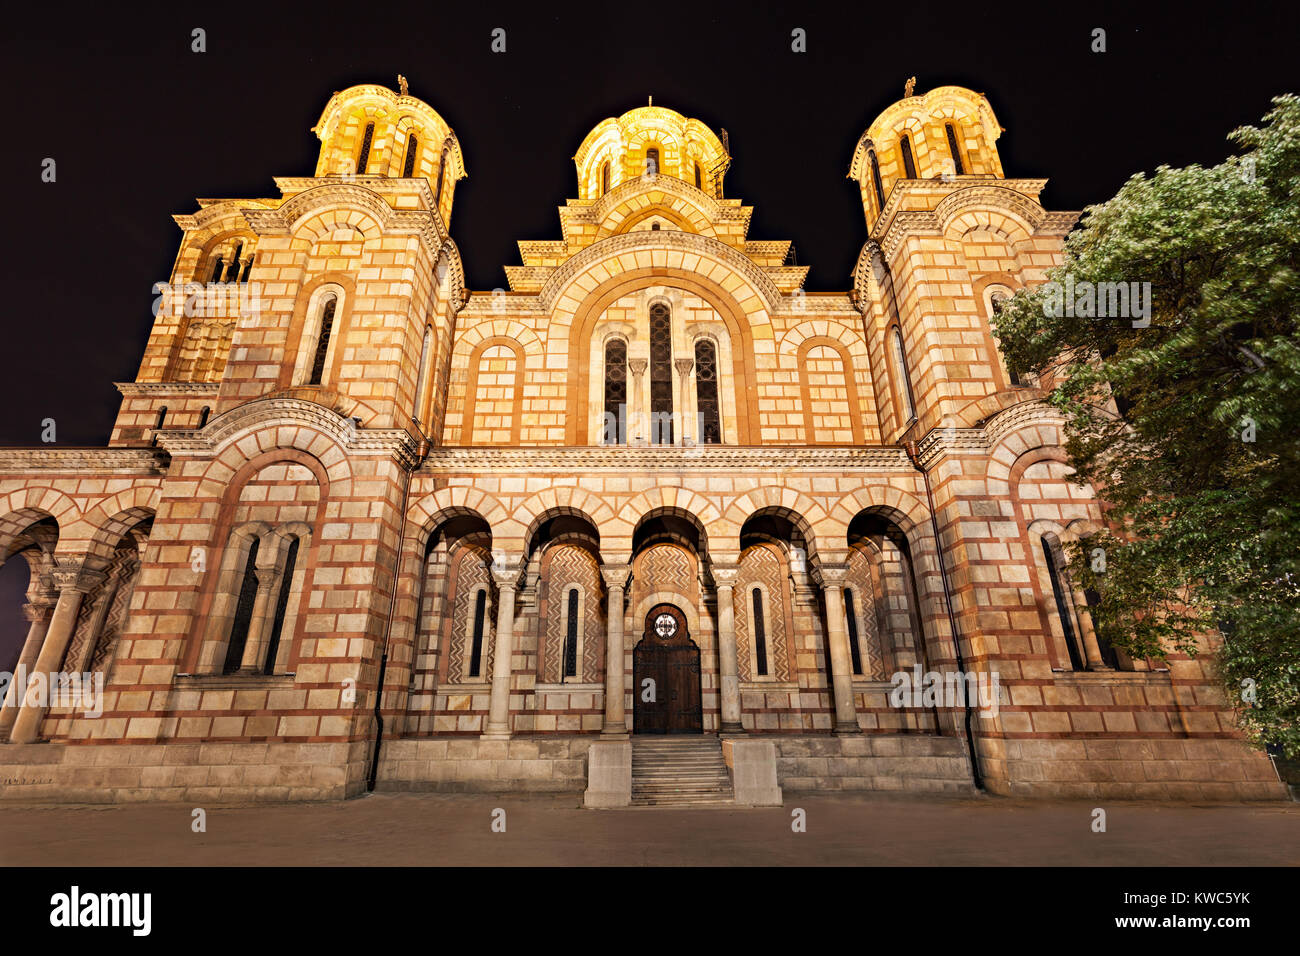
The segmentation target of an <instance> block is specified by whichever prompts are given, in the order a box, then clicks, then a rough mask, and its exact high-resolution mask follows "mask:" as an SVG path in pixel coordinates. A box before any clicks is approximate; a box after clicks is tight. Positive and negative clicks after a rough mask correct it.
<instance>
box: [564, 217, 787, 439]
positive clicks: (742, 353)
mask: <svg viewBox="0 0 1300 956" xmlns="http://www.w3.org/2000/svg"><path fill="white" fill-rule="evenodd" d="M626 238H634V237H626ZM661 252H662V250H661ZM665 262H666V259H665ZM652 285H669V286H673V287H674V288H680V289H682V290H684V291H687V292H691V293H694V294H695V295H698V296H699V297H700V298H702V299H704V300H705V301H706V302H708V303H709V304H710V305H711V306H712V307H713V308H714V310H715V311H716V312H717V313H718V315H719V316H720V317H721V318H722V320H723V322H724V323H725V325H726V327H727V332H728V334H729V335H730V336H731V349H732V381H733V383H734V387H735V390H736V396H737V408H736V417H737V425H738V429H739V441H740V443H741V444H747V445H755V444H760V434H761V433H760V429H759V411H758V394H757V388H756V384H757V381H758V378H757V372H756V366H755V360H754V346H753V339H754V335H753V331H754V330H753V328H752V327H751V320H752V319H753V318H755V317H758V316H759V315H760V314H761V318H762V319H763V320H766V318H767V314H768V313H767V312H765V311H762V310H761V308H760V309H759V311H758V312H750V311H747V306H748V307H758V302H757V301H756V300H757V298H758V297H757V296H756V295H755V296H753V297H751V298H749V299H747V300H745V302H738V301H737V300H736V298H735V297H734V296H733V295H731V294H730V293H728V292H727V291H726V290H725V289H724V288H723V287H722V286H721V285H720V284H718V282H716V281H715V280H714V279H712V278H711V277H706V275H705V274H704V273H703V272H695V271H689V270H686V269H684V268H677V267H672V268H670V267H667V266H666V265H665V266H664V267H662V268H660V267H656V266H652V267H650V268H639V269H633V270H632V271H630V272H622V273H615V274H613V275H610V276H609V277H608V278H606V279H604V281H602V282H601V283H600V284H599V285H597V286H596V287H595V288H594V289H591V290H590V291H589V292H588V293H586V294H585V295H584V296H583V298H582V299H581V301H574V300H568V301H572V302H573V308H572V312H571V314H572V321H571V323H570V324H569V329H568V333H569V355H568V365H569V368H568V376H567V389H566V392H567V401H566V412H567V416H566V430H565V440H566V443H567V444H570V445H586V444H589V443H590V435H589V434H588V416H587V415H585V414H583V403H584V401H585V400H586V396H587V393H588V390H589V387H590V382H589V376H590V369H589V367H588V363H587V362H585V361H584V360H583V356H585V355H586V354H587V352H588V350H589V347H590V339H591V335H592V332H593V330H594V329H595V326H596V322H597V321H598V320H599V319H600V316H601V315H602V314H603V313H604V311H605V309H606V308H608V307H609V305H610V304H612V303H613V302H616V301H617V300H618V299H620V298H622V297H623V296H625V295H627V294H629V293H632V292H635V291H637V290H639V289H642V288H645V287H647V286H652ZM556 318H559V316H556ZM552 321H553V324H552V328H553V329H555V331H556V332H557V333H558V334H563V331H564V329H563V325H562V319H561V321H560V322H559V323H556V322H555V319H553V320H552ZM762 324H766V325H768V330H770V324H768V323H766V322H763V323H762Z"/></svg>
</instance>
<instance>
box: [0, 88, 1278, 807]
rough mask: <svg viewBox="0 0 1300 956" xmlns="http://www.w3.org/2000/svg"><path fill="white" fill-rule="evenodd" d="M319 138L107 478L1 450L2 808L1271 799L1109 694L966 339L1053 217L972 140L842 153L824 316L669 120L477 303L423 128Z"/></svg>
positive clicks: (199, 216)
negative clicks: (675, 782)
mask: <svg viewBox="0 0 1300 956" xmlns="http://www.w3.org/2000/svg"><path fill="white" fill-rule="evenodd" d="M910 92H911V91H910V90H909V94H910ZM314 132H315V133H316V134H317V136H318V137H319V139H320V141H321V151H320V158H319V161H318V164H317V167H316V169H315V173H314V175H311V176H293V177H281V178H277V179H276V180H275V186H276V188H277V191H278V193H279V195H278V196H275V197H273V198H260V199H203V200H199V208H198V210H197V211H196V212H193V213H188V214H185V215H178V216H176V217H175V221H176V223H177V225H178V226H179V227H180V229H181V231H182V233H183V237H182V239H181V243H180V248H179V253H178V255H177V258H176V263H175V267H174V271H173V274H172V275H171V276H170V278H169V281H168V282H167V283H165V284H161V285H160V287H159V288H158V290H157V292H158V297H157V300H156V303H155V315H156V319H155V322H154V325H153V330H152V333H151V335H150V337H149V341H148V345H147V347H146V350H145V354H144V357H143V360H142V361H141V364H140V369H139V373H138V375H137V376H136V379H135V381H132V382H124V383H119V385H118V388H119V390H120V392H121V394H122V404H121V411H120V413H119V415H118V417H117V421H116V424H115V427H114V429H113V432H112V436H111V438H110V440H109V442H108V445H107V447H105V448H101V449H63V448H60V447H59V446H58V445H57V444H51V445H46V446H40V447H33V448H23V449H13V448H11V449H3V450H0V556H3V557H4V558H5V559H6V560H9V561H15V560H25V561H26V562H27V564H28V566H29V568H30V571H31V586H30V588H29V591H28V603H27V604H26V605H25V607H24V613H25V614H26V615H27V621H28V622H30V623H29V628H30V629H29V631H28V637H27V640H26V643H25V644H24V646H23V649H22V652H21V657H20V661H19V666H18V668H17V670H16V672H15V679H14V680H12V681H11V682H10V684H9V686H8V688H7V692H6V697H5V706H4V707H3V709H2V710H0V739H3V740H4V741H5V743H3V745H0V798H3V799H10V800H50V801H56V800H77V801H124V800H135V799H186V800H190V799H210V800H220V799H237V800H244V799H253V800H286V799H328V798H342V797H346V796H353V795H357V794H359V793H362V792H364V791H365V790H366V788H367V786H374V787H378V788H381V789H383V788H389V789H394V788H408V789H420V788H432V789H449V790H481V791H512V790H553V791H566V790H568V791H574V792H580V791H584V790H585V791H586V792H587V794H588V797H589V802H594V803H602V802H603V803H605V804H613V805H618V804H620V803H622V802H626V799H624V798H625V797H626V796H627V794H626V791H627V790H628V788H629V787H630V786H631V784H629V782H628V781H629V776H630V774H631V770H632V766H633V764H635V763H636V761H637V759H638V758H637V755H638V753H649V752H650V751H649V750H648V749H639V748H643V747H649V745H650V743H651V742H653V741H656V740H659V739H660V738H662V739H664V740H674V741H675V740H678V739H679V738H686V737H691V738H698V739H700V740H702V741H704V742H706V743H708V744H709V745H711V746H719V745H720V746H722V749H723V751H724V756H725V760H726V762H727V765H728V767H729V770H728V772H729V773H730V774H731V775H732V778H733V780H734V786H735V788H736V796H737V799H740V796H741V791H742V789H743V788H744V787H750V788H751V790H752V792H753V793H759V792H760V791H761V792H762V793H765V794H767V797H768V798H769V799H768V802H771V801H770V797H771V795H772V793H773V792H774V790H775V788H777V787H780V788H786V789H791V790H809V789H857V790H930V791H952V792H963V791H970V790H971V789H972V788H974V787H975V786H982V787H984V788H986V789H987V790H989V791H991V792H994V793H999V794H1011V795H1045V796H1111V797H1150V798H1156V799H1182V798H1187V799H1271V798H1278V797H1281V796H1282V795H1283V792H1284V790H1283V787H1282V785H1281V784H1280V783H1279V782H1278V779H1277V775H1276V773H1275V772H1274V770H1273V768H1272V766H1271V765H1270V763H1269V761H1268V760H1267V758H1266V757H1264V756H1262V755H1260V754H1258V753H1256V752H1254V751H1252V750H1250V749H1249V748H1248V747H1247V746H1246V745H1245V744H1244V743H1243V742H1242V741H1241V739H1240V737H1239V735H1238V734H1237V732H1236V731H1235V729H1234V723H1233V715H1232V713H1231V711H1230V709H1229V708H1228V707H1227V706H1226V704H1225V702H1224V700H1223V697H1222V695H1221V694H1220V693H1219V691H1218V690H1217V687H1216V684H1215V680H1214V678H1213V675H1212V674H1211V673H1210V672H1209V661H1210V658H1209V656H1208V655H1207V654H1201V655H1198V656H1197V657H1195V658H1189V657H1187V656H1184V655H1179V654H1174V655H1172V656H1171V657H1170V658H1169V660H1168V661H1166V662H1156V661H1145V660H1133V659H1131V658H1129V657H1127V656H1126V655H1125V654H1124V653H1123V652H1122V651H1118V650H1115V649H1112V648H1110V647H1108V646H1107V645H1106V644H1105V643H1104V642H1103V641H1101V640H1099V639H1098V636H1097V635H1096V633H1095V632H1094V630H1093V628H1092V626H1091V622H1090V619H1089V615H1088V610H1087V606H1088V596H1087V595H1085V594H1083V593H1082V592H1080V591H1079V589H1078V588H1076V587H1075V586H1074V585H1073V584H1072V583H1071V581H1070V579H1069V574H1068V571H1067V568H1066V566H1065V562H1064V551H1063V548H1064V547H1065V546H1067V545H1068V543H1069V542H1070V541H1072V540H1074V539H1075V538H1077V536H1079V535H1080V534H1082V533H1085V532H1087V531H1088V530H1089V529H1092V528H1095V527H1096V526H1097V524H1098V523H1099V522H1100V521H1102V520H1103V515H1102V511H1101V508H1100V506H1099V503H1098V501H1097V499H1096V497H1095V496H1094V494H1093V493H1092V492H1091V491H1090V490H1089V489H1087V488H1081V487H1078V486H1076V485H1073V484H1071V483H1070V482H1069V481H1067V475H1068V468H1067V466H1066V464H1065V455H1064V452H1063V451H1062V445H1063V434H1062V425H1063V422H1062V419H1061V417H1060V416H1059V415H1058V414H1057V412H1056V411H1055V410H1054V409H1053V408H1052V407H1051V406H1050V405H1048V404H1046V403H1045V402H1044V401H1043V399H1044V397H1045V395H1046V391H1045V388H1046V387H1047V386H1049V385H1050V383H1044V382H1037V381H1034V380H1033V379H1032V378H1030V377H1028V376H1024V375H1017V374H1015V372H1014V370H1012V369H1009V368H1008V367H1007V366H1006V364H1005V362H1004V361H1003V360H1002V358H1001V356H1000V354H999V351H998V345H997V341H996V339H995V338H994V336H993V333H992V327H991V321H990V320H991V317H992V315H993V314H994V312H995V310H996V309H997V308H998V303H999V300H1000V299H1001V298H1003V297H1005V296H1009V295H1011V294H1013V293H1014V292H1015V290H1017V289H1019V288H1021V287H1023V286H1026V285H1030V284H1033V283H1036V282H1041V281H1043V278H1044V276H1045V273H1046V271H1047V270H1048V269H1050V268H1051V267H1053V266H1054V265H1057V264H1059V262H1060V261H1061V255H1062V243H1063V239H1064V237H1065V235H1066V234H1067V233H1068V232H1069V230H1070V229H1071V228H1072V227H1073V225H1074V223H1075V221H1076V218H1077V213H1073V212H1052V211H1049V210H1046V209H1044V208H1043V206H1042V205H1041V204H1040V203H1039V201H1038V196H1039V194H1040V192H1041V190H1042V189H1043V187H1044V185H1045V180H1042V179H1017V178H1009V177H1008V176H1007V175H1006V174H1005V173H1004V171H1003V168H1002V165H1001V162H1000V160H999V157H998V152H997V148H996V143H997V139H998V136H999V134H1000V132H1001V129H1000V127H999V126H998V123H997V120H996V118H995V116H994V114H993V111H992V108H991V106H990V104H989V102H988V101H987V100H986V99H985V98H984V97H983V96H982V95H979V94H976V93H974V92H972V91H969V90H966V89H962V88H958V87H940V88H937V89H934V90H931V91H930V92H928V93H924V94H918V95H908V96H906V97H905V98H904V99H902V100H900V101H899V102H897V103H895V104H894V105H892V106H890V107H889V108H888V109H887V110H885V111H884V112H883V113H882V114H881V115H880V116H879V117H878V118H877V119H876V120H875V121H874V122H873V123H872V124H871V126H870V127H869V128H868V129H867V130H866V131H865V132H864V133H863V135H862V138H861V140H860V142H859V143H858V145H857V148H856V150H855V151H854V154H853V156H852V157H851V163H850V167H849V176H850V178H851V179H852V181H853V182H854V183H855V185H856V186H857V187H858V193H859V196H860V201H861V203H862V208H863V210H864V214H865V217H866V224H867V227H868V231H869V235H870V239H869V241H868V242H867V243H866V245H865V246H864V248H863V249H862V251H861V254H860V256H859V259H858V263H857V267H856V269H855V270H854V272H853V275H852V277H851V285H850V287H849V288H848V289H847V290H846V291H843V292H840V293H834V294H828V293H816V292H805V291H804V289H803V282H804V277H805V273H806V271H807V269H806V267H804V266H799V265H796V264H794V263H793V262H792V257H791V256H790V243H789V242H788V241H777V240H768V239H752V238H750V237H749V235H748V224H749V218H750V214H751V207H749V206H746V205H745V204H744V203H743V202H742V201H741V200H740V199H738V198H733V197H730V196H728V195H727V194H726V191H725V179H726V173H727V168H728V165H729V163H730V159H731V154H730V147H729V143H728V141H727V137H726V134H725V131H724V132H723V133H722V135H721V136H719V135H718V134H716V133H715V132H714V131H713V130H711V129H709V128H708V127H707V126H706V125H704V124H703V123H701V122H700V121H698V120H695V119H689V118H687V117H685V116H683V115H682V114H680V113H678V112H676V111H674V110H672V109H668V108H665V107H662V106H654V105H651V106H646V107H641V108H638V109H633V110H631V111H630V112H627V113H625V114H623V115H622V116H619V117H617V118H611V119H607V120H605V121H604V122H602V123H601V124H599V125H598V126H597V127H596V128H595V129H593V130H592V131H591V133H590V134H589V135H588V136H587V137H586V139H585V140H584V141H583V142H582V143H581V144H580V145H579V146H578V150H577V153H576V155H575V156H574V163H575V166H576V172H577V197H576V198H575V199H570V200H569V201H568V202H567V204H566V205H565V206H564V207H562V208H561V209H560V224H561V236H560V238H554V239H535V240H534V239H530V240H525V241H522V242H520V252H521V256H522V264H521V265H518V266H509V267H507V268H506V275H507V279H508V288H503V289H497V290H493V291H492V292H476V291H470V290H468V289H467V288H466V287H465V280H464V275H463V271H462V266H461V257H460V251H459V250H458V248H457V246H456V244H455V242H454V241H453V240H452V239H451V238H450V236H449V233H448V227H449V224H450V222H451V218H452V215H453V211H454V207H455V200H456V191H457V185H458V183H459V182H460V181H461V180H462V179H464V178H465V177H466V175H467V173H466V160H465V157H464V156H462V153H461V148H460V144H459V142H458V140H457V138H456V135H455V133H454V132H453V131H452V129H451V128H450V127H449V126H448V125H447V123H446V122H445V121H444V119H443V118H442V117H441V116H440V115H439V114H438V113H437V112H436V111H435V110H434V109H433V108H431V107H430V106H429V105H428V104H426V103H424V102H423V101H421V100H420V99H417V98H415V97H413V96H411V95H409V94H408V93H407V92H406V89H405V83H404V82H403V84H402V90H401V92H394V91H392V90H390V89H388V88H386V87H382V86H358V87H353V88H351V89H348V90H345V91H342V92H340V93H336V94H335V95H334V96H333V98H332V99H330V101H329V103H328V104H327V106H326V107H325V110H324V112H323V114H322V115H321V118H320V121H319V123H318V124H317V126H316V127H315V129H314ZM1210 649H1211V646H1210V645H1209V644H1208V643H1207V644H1206V650H1207V651H1208V650H1210ZM48 675H75V677H76V679H77V680H76V682H77V683H78V684H79V686H80V691H81V693H80V696H78V695H77V694H75V693H66V692H65V693H55V692H53V688H55V687H60V688H61V690H63V691H67V690H68V689H69V688H68V686H67V685H68V682H69V681H70V680H72V677H70V676H63V677H62V678H60V677H57V676H56V677H54V678H50V677H49V676H48ZM92 698H93V699H92ZM756 780H757V781H758V783H754V781H756ZM755 787H756V788H757V789H752V788H755ZM746 792H751V791H746ZM754 802H763V801H761V800H755V801H754Z"/></svg>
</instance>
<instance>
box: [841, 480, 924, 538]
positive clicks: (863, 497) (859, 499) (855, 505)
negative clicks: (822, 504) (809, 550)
mask: <svg viewBox="0 0 1300 956" xmlns="http://www.w3.org/2000/svg"><path fill="white" fill-rule="evenodd" d="M863 512H866V513H868V514H875V515H879V516H881V517H882V518H885V519H886V520H888V521H891V522H892V523H893V524H895V525H897V526H898V529H899V530H900V531H902V532H903V535H904V536H905V537H906V538H907V540H908V543H909V544H910V545H912V547H913V548H917V547H918V546H919V545H921V544H922V542H923V541H926V542H928V540H929V536H928V534H927V533H926V532H927V531H928V524H927V522H928V520H929V512H928V511H927V510H926V507H925V505H924V504H923V503H922V502H921V500H920V499H919V498H917V497H916V496H915V495H912V494H910V493H908V492H906V491H903V490H901V489H899V488H895V487H893V486H892V485H884V486H876V487H872V488H860V489H858V490H856V491H851V492H849V493H848V494H846V495H844V496H843V497H842V498H840V499H839V500H838V501H836V502H835V504H834V505H833V506H832V507H831V511H830V516H829V518H828V522H829V523H831V524H833V525H835V526H836V527H837V529H838V527H839V526H843V528H844V536H845V537H844V540H843V542H840V543H839V546H840V547H843V548H847V547H848V528H849V525H851V524H852V523H853V519H854V518H856V517H857V516H858V515H859V514H862V513H863ZM822 541H823V544H822V546H823V547H826V538H825V535H823V537H822Z"/></svg>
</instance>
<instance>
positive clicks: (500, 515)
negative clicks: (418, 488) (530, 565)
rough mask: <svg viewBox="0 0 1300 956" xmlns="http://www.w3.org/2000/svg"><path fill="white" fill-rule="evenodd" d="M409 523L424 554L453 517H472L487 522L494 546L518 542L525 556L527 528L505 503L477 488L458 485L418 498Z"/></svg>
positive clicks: (408, 513)
mask: <svg viewBox="0 0 1300 956" xmlns="http://www.w3.org/2000/svg"><path fill="white" fill-rule="evenodd" d="M406 515H407V517H406V520H407V524H408V526H409V527H410V528H413V529H415V531H414V535H415V538H416V543H417V545H418V550H419V551H420V552H421V553H423V550H424V548H425V547H426V546H427V545H428V542H429V537H430V536H431V535H432V534H433V532H434V531H435V530H436V529H437V527H438V525H440V524H442V523H443V522H444V521H446V520H448V519H449V518H454V517H458V516H469V517H474V518H479V519H481V520H482V521H485V522H486V523H487V526H488V528H489V530H490V531H491V533H492V540H493V542H494V544H498V545H504V544H508V543H517V545H518V548H519V550H520V552H521V554H520V555H517V557H519V556H522V545H523V540H524V527H523V525H522V524H520V522H519V521H517V520H516V519H515V518H513V517H511V514H510V512H508V511H506V509H505V508H503V507H502V506H501V503H500V502H499V501H497V500H496V499H495V498H493V497H492V496H491V495H489V494H487V493H486V492H484V491H480V490H479V489H477V488H469V487H465V486H463V485H457V486H455V487H451V488H438V489H436V490H434V491H432V492H429V493H427V494H424V495H420V496H419V497H416V498H414V500H413V501H412V503H411V505H410V507H409V508H408V509H407V513H406Z"/></svg>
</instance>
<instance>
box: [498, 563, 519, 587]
mask: <svg viewBox="0 0 1300 956" xmlns="http://www.w3.org/2000/svg"><path fill="white" fill-rule="evenodd" d="M523 573H524V566H523V564H522V563H520V564H498V563H496V562H493V564H492V580H493V581H495V582H496V585H497V587H499V588H509V589H510V590H512V591H515V590H518V588H519V578H520V576H521V575H522V574H523Z"/></svg>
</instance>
